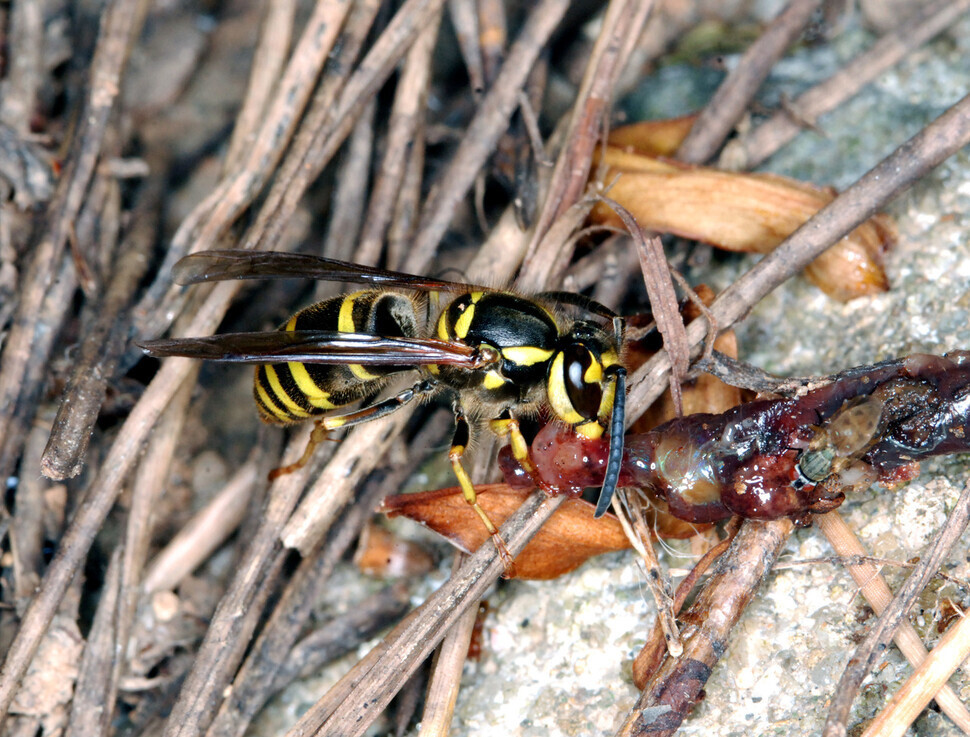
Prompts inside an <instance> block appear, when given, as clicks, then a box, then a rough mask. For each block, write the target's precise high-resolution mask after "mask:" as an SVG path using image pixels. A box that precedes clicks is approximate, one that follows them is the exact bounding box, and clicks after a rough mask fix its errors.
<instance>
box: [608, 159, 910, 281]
mask: <svg viewBox="0 0 970 737" xmlns="http://www.w3.org/2000/svg"><path fill="white" fill-rule="evenodd" d="M600 164H601V167H600V176H601V177H602V179H603V181H604V182H609V183H611V186H610V189H609V196H610V198H612V199H614V200H616V201H617V202H619V203H620V204H621V205H623V206H624V207H625V208H627V209H628V210H629V211H630V212H632V213H633V215H634V217H636V219H637V221H638V222H639V223H640V225H641V227H643V228H645V229H651V230H655V231H658V232H663V233H674V234H676V235H679V236H682V237H684V238H691V239H694V240H699V241H703V242H705V243H710V244H711V245H714V246H716V247H718V248H723V249H725V250H729V251H744V252H753V253H768V252H769V251H771V250H772V249H773V248H775V247H776V246H777V245H778V244H780V243H781V242H782V241H783V240H785V238H787V237H788V236H789V235H791V234H792V233H793V232H794V231H795V230H797V229H798V228H799V227H800V226H801V225H802V224H803V223H805V221H806V220H808V219H809V218H810V217H812V216H813V215H814V214H815V213H816V212H818V211H819V210H820V209H822V208H823V207H824V206H825V205H827V204H828V203H829V202H831V201H832V200H833V199H834V197H835V194H834V192H833V191H832V190H830V189H823V188H820V187H815V186H812V185H809V184H805V183H804V182H799V181H796V180H794V179H789V178H787V177H781V176H777V175H774V174H743V173H736V172H728V171H721V170H719V169H714V168H711V167H691V166H687V165H684V164H677V163H675V162H672V161H668V160H662V159H659V158H656V157H653V156H648V155H645V154H640V153H634V152H630V151H629V150H626V149H622V148H620V147H617V146H608V147H607V148H606V150H605V151H604V152H603V153H602V155H601V157H600ZM590 219H591V220H593V221H594V222H597V223H603V224H608V225H612V226H614V227H620V225H621V223H620V222H619V220H618V219H617V216H616V215H615V214H614V213H613V212H612V211H611V210H609V208H607V207H605V206H603V205H596V206H595V207H594V208H593V212H592V213H591V215H590ZM894 242H895V230H894V227H893V225H892V221H891V220H890V219H889V218H888V217H887V216H885V215H876V216H873V217H871V218H870V219H869V220H867V221H866V222H865V223H863V224H862V225H860V226H859V227H858V228H856V229H855V230H853V231H852V232H851V233H850V234H849V235H847V236H846V237H844V238H843V239H842V240H840V241H839V242H838V243H836V244H835V245H833V246H832V247H831V248H830V249H829V250H828V251H826V252H825V253H824V254H822V255H821V256H820V257H819V258H817V259H816V260H815V261H814V262H813V263H812V264H811V265H810V266H809V267H808V268H807V269H806V276H807V277H808V278H809V279H810V280H811V281H812V282H813V283H814V284H815V285H817V286H818V287H819V288H820V289H822V290H823V291H824V292H825V293H826V294H828V295H829V296H831V297H833V298H835V299H839V300H849V299H854V298H855V297H861V296H865V295H871V294H877V293H879V292H883V291H885V290H886V289H888V286H889V283H888V280H887V278H886V274H885V271H884V270H883V267H882V260H883V255H884V254H885V252H886V251H887V250H888V249H889V248H890V247H891V246H892V244H893V243H894Z"/></svg>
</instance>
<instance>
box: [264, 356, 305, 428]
mask: <svg viewBox="0 0 970 737" xmlns="http://www.w3.org/2000/svg"><path fill="white" fill-rule="evenodd" d="M263 369H264V367H263V366H257V367H256V379H255V381H254V382H253V396H254V397H255V399H256V408H257V409H258V410H259V415H260V417H261V418H262V419H263V420H265V421H266V422H272V423H275V424H284V425H285V424H289V423H291V422H299V421H300V420H301V419H302V418H301V417H294V416H293V415H291V414H290V413H289V412H287V411H286V409H284V408H283V407H280V406H279V405H278V404H277V403H276V401H275V400H274V399H273V397H272V396H271V395H270V393H269V391H267V390H266V386H267V384H268V383H269V381H268V379H267V378H266V373H265V371H263Z"/></svg>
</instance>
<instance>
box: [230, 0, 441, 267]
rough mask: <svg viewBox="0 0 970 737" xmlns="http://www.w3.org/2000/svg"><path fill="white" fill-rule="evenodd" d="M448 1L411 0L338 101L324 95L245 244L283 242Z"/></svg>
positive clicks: (365, 6) (367, 9) (363, 9)
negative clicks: (366, 112)
mask: <svg viewBox="0 0 970 737" xmlns="http://www.w3.org/2000/svg"><path fill="white" fill-rule="evenodd" d="M443 2H444V0H406V2H405V3H404V4H403V5H401V7H400V8H398V11H397V13H395V14H394V17H393V18H392V19H391V22H390V23H388V25H387V28H385V29H384V32H383V33H381V35H380V37H379V38H378V39H377V41H376V42H375V43H374V45H373V46H372V47H371V49H370V51H369V52H368V53H367V55H366V56H365V57H364V58H363V59H362V60H361V62H360V64H359V65H358V66H357V69H356V70H355V71H354V73H353V74H352V75H350V76H349V78H347V80H346V84H345V85H343V86H342V88H335V89H334V90H333V93H335V94H337V93H339V94H337V96H336V98H335V101H334V102H333V104H329V105H322V104H320V99H319V98H318V100H317V101H316V102H315V103H314V107H313V109H312V110H311V111H310V114H308V115H307V117H306V121H305V122H304V125H303V128H302V129H301V135H300V136H298V137H297V140H296V141H295V142H294V145H293V147H292V149H291V150H290V152H289V153H288V154H287V159H286V161H284V162H283V165H282V166H281V168H280V172H279V175H278V177H277V180H276V182H275V183H274V185H273V187H272V188H271V189H270V191H269V193H268V194H267V196H266V202H265V203H264V204H263V206H262V208H261V209H260V212H259V215H258V216H257V219H256V222H255V223H254V224H253V226H252V227H251V228H250V229H249V232H248V233H247V234H246V236H245V237H244V238H243V241H242V247H243V248H251V249H257V250H258V249H264V248H271V247H272V246H273V245H274V244H276V243H278V242H279V241H280V239H281V238H282V234H283V231H284V229H285V228H286V224H287V222H288V221H289V219H290V217H291V216H292V215H293V213H294V212H295V211H296V207H297V204H298V203H299V201H300V199H301V198H302V197H303V194H304V193H305V192H306V190H307V187H309V185H310V183H311V182H313V180H314V179H316V177H317V176H318V175H319V173H320V171H321V170H322V169H323V167H324V166H325V165H326V164H327V162H329V161H330V160H331V158H332V157H333V155H334V154H335V153H336V152H337V150H338V149H339V148H340V146H341V144H342V143H343V142H344V140H346V138H347V136H349V135H350V133H351V131H352V130H353V127H354V125H355V123H356V121H357V119H358V118H359V117H360V115H361V113H362V112H363V109H364V106H365V105H366V104H367V103H368V101H369V100H370V99H371V98H372V97H373V96H374V95H375V94H377V91H378V90H379V89H380V88H381V87H382V86H383V84H384V83H385V82H386V81H387V79H388V77H390V75H391V73H392V72H393V71H394V69H395V67H396V66H397V64H398V62H399V61H400V60H401V59H402V58H403V56H404V54H405V53H406V52H407V50H408V48H410V45H411V44H412V43H413V42H414V39H415V38H416V37H417V35H418V34H419V33H420V32H421V30H422V29H423V28H424V27H425V26H426V25H427V24H428V23H429V22H430V21H431V19H432V18H433V17H434V16H435V15H436V14H437V13H438V12H439V11H440V9H441V5H442V3H443ZM379 5H380V4H379V3H377V2H373V0H369V1H368V2H365V3H361V4H360V5H359V11H360V13H359V15H360V16H361V17H370V18H371V19H372V18H373V15H374V14H375V13H376V12H377V9H378V7H379ZM353 40H354V42H355V44H354V45H356V43H360V44H362V43H363V40H364V37H363V36H360V37H355V38H354V39H353ZM358 48H359V47H358ZM338 71H343V70H338ZM336 79H337V78H336V77H335V80H336Z"/></svg>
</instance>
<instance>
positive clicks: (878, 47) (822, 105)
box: [722, 0, 970, 169]
mask: <svg viewBox="0 0 970 737" xmlns="http://www.w3.org/2000/svg"><path fill="white" fill-rule="evenodd" d="M968 10H970V0H936V1H935V2H931V3H928V4H926V5H919V6H916V10H915V11H914V17H912V18H909V19H907V20H905V21H903V22H902V23H900V24H899V26H898V28H896V29H895V30H894V31H892V32H891V33H888V34H886V35H885V36H883V37H882V38H880V39H879V40H878V41H876V43H874V44H873V45H872V47H871V48H870V49H869V50H868V51H866V52H864V53H862V54H860V55H859V56H857V57H856V58H855V59H853V60H852V61H851V62H849V63H848V64H847V65H845V66H844V67H843V68H842V69H840V70H839V71H838V72H837V73H836V74H834V75H832V76H831V77H829V79H827V80H825V81H824V82H822V83H821V84H818V85H816V86H815V87H813V88H812V89H810V90H808V91H807V92H804V93H803V94H801V95H799V96H798V97H797V98H795V100H794V101H793V102H792V103H791V104H790V108H794V109H795V110H797V111H798V116H799V118H801V119H802V120H810V121H811V120H815V119H816V118H818V117H819V116H820V115H822V114H824V113H827V112H829V111H830V110H834V109H835V108H837V107H838V106H839V105H840V104H842V103H843V102H844V101H845V100H847V99H849V98H850V97H852V96H854V95H855V94H856V93H858V92H859V90H861V89H862V88H863V87H865V86H866V85H867V84H869V83H870V82H871V81H873V80H874V79H875V78H876V77H878V76H879V75H880V74H882V73H883V72H884V71H886V70H887V69H889V68H890V67H892V66H893V65H895V64H896V63H897V62H899V60H900V59H903V58H904V57H905V56H906V55H907V54H909V53H911V52H912V51H913V50H914V49H917V48H919V47H920V46H922V45H923V44H924V43H926V42H927V41H929V40H930V39H931V38H933V37H934V36H936V35H937V34H939V33H942V32H943V31H945V30H946V29H948V28H950V27H952V25H953V23H954V21H955V20H956V19H957V18H959V17H960V16H961V15H963V14H964V13H966V12H967V11H968ZM802 128H803V126H802V125H801V124H800V122H799V121H797V120H793V118H792V116H791V114H790V113H788V112H784V111H783V112H779V113H776V114H775V115H773V116H772V117H771V118H770V119H769V120H767V121H766V122H764V123H762V124H761V125H759V126H758V127H757V128H755V129H754V130H753V131H751V132H750V133H748V134H747V135H745V136H742V137H741V138H739V139H737V140H736V141H732V142H731V143H729V144H728V145H727V146H726V147H725V149H724V154H723V156H722V159H723V163H724V165H726V166H730V167H731V168H732V169H753V168H754V167H756V166H758V165H759V164H761V163H762V162H763V161H765V160H766V159H767V158H768V157H770V156H771V155H772V154H773V153H775V152H776V151H777V150H778V149H780V148H781V147H782V146H784V145H786V144H787V143H789V142H790V141H791V140H792V139H793V138H794V137H795V136H797V135H798V134H799V133H801V132H802Z"/></svg>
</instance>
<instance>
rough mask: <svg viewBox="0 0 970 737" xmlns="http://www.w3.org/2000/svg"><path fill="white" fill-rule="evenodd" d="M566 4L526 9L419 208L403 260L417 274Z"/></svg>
mask: <svg viewBox="0 0 970 737" xmlns="http://www.w3.org/2000/svg"><path fill="white" fill-rule="evenodd" d="M568 6H569V2H568V0H541V2H539V3H537V4H536V5H535V6H534V7H533V8H532V10H531V11H530V13H529V17H528V19H527V20H526V22H525V24H524V25H523V26H522V30H521V31H520V32H519V36H518V38H517V39H516V40H515V43H513V44H512V47H511V48H510V49H509V53H508V56H507V57H506V59H505V63H504V64H503V65H502V71H501V72H499V75H498V77H497V78H496V80H495V84H494V85H492V87H491V89H489V91H488V93H487V94H486V95H485V97H484V98H483V99H482V102H481V104H480V105H479V108H478V112H477V113H476V114H475V117H474V118H473V119H472V121H471V123H469V125H468V130H467V131H466V132H465V135H464V137H463V138H462V141H461V144H459V146H458V150H457V151H456V152H455V154H454V156H453V157H452V159H451V162H450V163H449V164H448V167H447V169H445V171H444V173H443V174H442V175H441V178H440V179H439V180H438V181H437V182H436V183H435V186H434V188H433V190H432V192H431V195H430V196H429V197H428V201H427V202H426V203H425V206H424V208H423V209H422V211H421V220H420V224H419V226H418V233H417V235H416V236H415V239H414V243H413V244H412V246H411V252H410V253H409V254H408V257H407V259H406V260H405V262H404V270H405V271H409V272H413V273H418V274H420V273H421V272H422V271H423V270H424V269H425V268H426V267H427V264H428V263H429V262H430V260H431V258H432V256H433V255H434V251H435V249H436V248H437V246H438V243H439V241H440V240H441V238H442V237H443V236H444V234H445V231H446V230H447V229H448V224H449V223H450V222H451V221H452V218H453V216H454V212H455V207H456V206H457V205H458V203H459V202H461V200H462V199H463V198H464V197H465V194H466V193H467V192H468V190H469V188H470V187H471V186H472V184H473V183H474V181H475V177H477V176H478V172H479V170H480V169H481V168H482V165H483V164H484V163H485V161H486V159H488V157H489V156H491V155H492V152H493V151H494V150H495V144H496V143H497V142H498V140H499V138H501V137H502V134H503V133H505V130H506V128H507V127H508V122H509V118H510V117H511V116H512V113H513V112H514V110H515V108H516V106H517V105H518V100H519V91H520V90H521V89H522V87H523V86H524V85H525V83H526V80H527V79H528V77H529V73H530V71H531V70H532V67H533V65H534V64H535V62H536V59H537V58H538V57H539V54H540V53H541V52H542V50H543V49H544V48H545V47H546V45H547V44H548V42H549V37H550V36H551V35H552V33H553V31H555V30H556V27H557V26H558V25H559V21H560V20H561V19H562V16H563V15H564V14H565V12H566V10H567V8H568Z"/></svg>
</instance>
